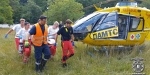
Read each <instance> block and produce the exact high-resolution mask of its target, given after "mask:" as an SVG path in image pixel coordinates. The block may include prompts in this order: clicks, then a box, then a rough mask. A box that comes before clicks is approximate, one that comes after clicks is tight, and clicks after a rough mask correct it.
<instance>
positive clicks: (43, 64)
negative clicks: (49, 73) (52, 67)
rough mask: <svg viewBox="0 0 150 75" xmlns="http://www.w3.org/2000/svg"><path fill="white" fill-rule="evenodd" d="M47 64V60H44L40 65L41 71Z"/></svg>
mask: <svg viewBox="0 0 150 75" xmlns="http://www.w3.org/2000/svg"><path fill="white" fill-rule="evenodd" d="M46 62H47V60H44V59H42V61H41V64H40V70H41V71H42V70H43V68H44V67H45V65H46Z"/></svg>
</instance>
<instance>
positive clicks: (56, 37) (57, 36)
mask: <svg viewBox="0 0 150 75" xmlns="http://www.w3.org/2000/svg"><path fill="white" fill-rule="evenodd" d="M57 38H58V34H56V36H55V42H56V43H57Z"/></svg>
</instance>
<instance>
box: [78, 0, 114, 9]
mask: <svg viewBox="0 0 150 75" xmlns="http://www.w3.org/2000/svg"><path fill="white" fill-rule="evenodd" d="M112 1H116V0H106V1H103V2H99V3H96V4H95V5H99V4H100V5H102V4H106V3H109V2H112ZM92 7H94V5H90V6H88V7H85V8H83V9H81V10H80V11H82V10H86V9H89V8H92Z"/></svg>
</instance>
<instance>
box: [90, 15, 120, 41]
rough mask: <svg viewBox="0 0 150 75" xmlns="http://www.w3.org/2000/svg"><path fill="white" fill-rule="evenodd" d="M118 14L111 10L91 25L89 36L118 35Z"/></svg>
mask: <svg viewBox="0 0 150 75" xmlns="http://www.w3.org/2000/svg"><path fill="white" fill-rule="evenodd" d="M118 36H119V35H118V14H117V12H111V13H109V14H107V15H105V16H103V18H101V19H100V20H99V22H97V24H96V25H95V26H94V27H93V29H92V32H91V34H90V37H91V38H92V39H94V40H96V39H108V38H112V37H118Z"/></svg>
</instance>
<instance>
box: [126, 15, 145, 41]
mask: <svg viewBox="0 0 150 75" xmlns="http://www.w3.org/2000/svg"><path fill="white" fill-rule="evenodd" d="M143 30H144V19H143V18H137V17H134V16H131V17H130V24H129V32H128V38H127V40H129V41H134V42H138V41H139V43H142V42H143V41H144V40H145V37H146V34H147V33H146V32H144V31H143Z"/></svg>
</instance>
